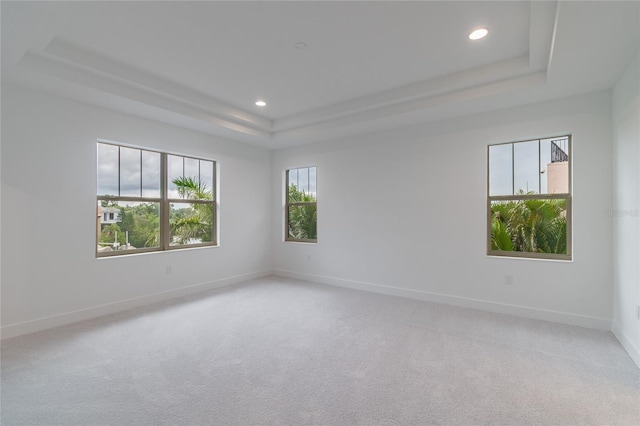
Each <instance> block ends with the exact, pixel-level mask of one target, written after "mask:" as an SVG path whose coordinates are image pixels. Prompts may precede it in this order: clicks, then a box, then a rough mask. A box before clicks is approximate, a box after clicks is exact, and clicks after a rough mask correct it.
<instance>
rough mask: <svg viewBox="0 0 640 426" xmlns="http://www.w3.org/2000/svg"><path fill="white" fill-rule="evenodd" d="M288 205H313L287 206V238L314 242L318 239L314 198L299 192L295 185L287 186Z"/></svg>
mask: <svg viewBox="0 0 640 426" xmlns="http://www.w3.org/2000/svg"><path fill="white" fill-rule="evenodd" d="M288 197H289V203H290V204H292V203H313V204H297V205H295V204H294V205H290V206H289V218H288V225H289V238H291V239H296V240H315V239H317V238H318V231H317V224H318V214H317V204H316V198H315V197H314V196H313V195H311V194H308V193H305V191H300V190H299V189H298V188H297V187H296V185H294V184H291V185H289V194H288Z"/></svg>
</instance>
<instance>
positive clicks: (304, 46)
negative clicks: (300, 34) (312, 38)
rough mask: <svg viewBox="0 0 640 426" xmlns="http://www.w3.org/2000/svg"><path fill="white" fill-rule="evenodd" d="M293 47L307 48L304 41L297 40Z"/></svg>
mask: <svg viewBox="0 0 640 426" xmlns="http://www.w3.org/2000/svg"><path fill="white" fill-rule="evenodd" d="M295 47H296V49H298V50H304V49H306V48H307V43H305V42H304V41H299V42H297V43H296V44H295Z"/></svg>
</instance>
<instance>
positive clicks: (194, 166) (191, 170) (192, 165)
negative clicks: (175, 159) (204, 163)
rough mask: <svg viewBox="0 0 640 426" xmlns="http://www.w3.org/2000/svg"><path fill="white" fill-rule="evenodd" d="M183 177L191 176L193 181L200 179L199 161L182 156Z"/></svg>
mask: <svg viewBox="0 0 640 426" xmlns="http://www.w3.org/2000/svg"><path fill="white" fill-rule="evenodd" d="M184 177H186V178H191V179H193V180H194V181H195V182H198V181H199V180H200V162H199V161H198V160H196V159H195V158H189V157H185V158H184Z"/></svg>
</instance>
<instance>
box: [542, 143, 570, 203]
mask: <svg viewBox="0 0 640 426" xmlns="http://www.w3.org/2000/svg"><path fill="white" fill-rule="evenodd" d="M557 142H560V141H557ZM562 142H565V141H562ZM565 143H566V142H565ZM568 192H569V155H568V154H567V153H566V151H565V150H564V149H563V148H562V147H561V146H559V145H558V144H557V143H556V141H554V142H551V163H549V164H547V194H564V193H568Z"/></svg>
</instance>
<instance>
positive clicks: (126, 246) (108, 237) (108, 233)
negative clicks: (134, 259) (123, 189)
mask: <svg viewBox="0 0 640 426" xmlns="http://www.w3.org/2000/svg"><path fill="white" fill-rule="evenodd" d="M97 216H98V224H97V241H98V252H110V251H131V250H138V249H142V248H149V247H159V246H160V203H140V202H130V201H127V202H125V201H118V202H111V201H104V200H100V201H98V214H97Z"/></svg>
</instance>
